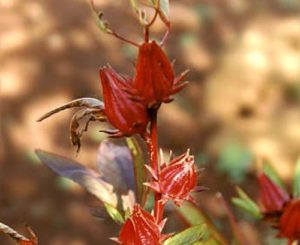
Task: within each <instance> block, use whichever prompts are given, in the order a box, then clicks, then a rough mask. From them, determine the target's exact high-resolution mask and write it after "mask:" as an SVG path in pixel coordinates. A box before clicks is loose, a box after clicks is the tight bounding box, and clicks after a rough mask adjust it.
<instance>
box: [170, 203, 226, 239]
mask: <svg viewBox="0 0 300 245" xmlns="http://www.w3.org/2000/svg"><path fill="white" fill-rule="evenodd" d="M175 210H176V212H177V213H178V214H179V215H180V217H182V218H183V219H184V220H185V221H186V222H187V223H188V224H189V225H190V226H195V225H200V224H206V225H207V229H208V230H209V231H210V234H211V237H212V240H214V241H215V242H216V243H217V244H227V242H226V240H225V238H224V237H223V235H222V234H221V233H220V232H219V231H218V229H217V228H216V226H215V225H214V224H213V222H212V221H211V219H210V218H209V217H208V216H207V215H206V214H205V212H204V211H202V210H201V208H200V207H198V206H196V205H194V204H192V203H189V202H185V203H184V204H183V205H182V206H181V207H180V208H179V207H175Z"/></svg>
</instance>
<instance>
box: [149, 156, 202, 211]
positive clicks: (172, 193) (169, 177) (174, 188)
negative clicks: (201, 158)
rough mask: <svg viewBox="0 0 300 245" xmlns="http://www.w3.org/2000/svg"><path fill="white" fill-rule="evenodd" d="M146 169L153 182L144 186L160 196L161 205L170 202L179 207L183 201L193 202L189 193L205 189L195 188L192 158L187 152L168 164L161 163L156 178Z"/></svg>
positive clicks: (195, 172)
mask: <svg viewBox="0 0 300 245" xmlns="http://www.w3.org/2000/svg"><path fill="white" fill-rule="evenodd" d="M147 168H148V170H149V172H150V173H151V175H152V176H153V179H154V181H152V182H150V183H145V184H146V185H147V186H149V187H150V188H151V189H153V190H154V191H155V192H157V193H160V194H162V199H161V202H162V203H163V204H164V203H166V202H167V201H168V200H172V201H173V202H174V203H175V204H176V205H177V206H180V205H181V204H182V202H183V201H184V200H187V201H191V202H194V199H193V197H192V196H191V195H190V193H191V192H193V191H201V190H205V189H206V188H204V187H201V186H197V171H196V170H195V163H194V156H191V155H190V154H189V150H188V151H187V152H186V153H184V154H182V155H180V156H178V157H176V158H174V159H173V160H172V161H170V162H169V163H168V164H167V163H163V164H162V166H161V170H160V172H159V174H158V176H157V175H156V173H155V172H154V170H153V169H151V168H150V167H149V166H147Z"/></svg>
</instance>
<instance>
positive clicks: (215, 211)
mask: <svg viewBox="0 0 300 245" xmlns="http://www.w3.org/2000/svg"><path fill="white" fill-rule="evenodd" d="M95 5H96V7H97V8H98V9H99V10H102V11H103V12H104V13H105V16H106V18H107V19H108V20H109V21H110V23H111V26H112V27H113V28H114V29H115V30H117V31H118V32H120V33H122V34H123V35H125V36H128V37H129V38H130V39H133V40H142V29H141V27H140V26H139V25H138V22H137V20H136V19H135V16H134V14H133V12H132V9H131V8H130V7H129V3H128V1H126V0H122V1H121V0H119V1H108V0H95ZM171 20H172V33H171V35H170V38H169V40H168V42H167V44H166V47H165V50H166V52H167V54H168V56H169V57H170V60H172V59H176V64H175V70H176V72H177V73H180V72H181V71H183V70H184V69H186V68H189V69H190V70H191V72H190V73H189V74H188V76H187V78H188V80H189V81H190V84H189V86H188V87H186V88H185V89H184V91H182V92H181V93H180V94H178V95H176V99H175V101H174V102H172V103H171V104H166V105H163V106H162V108H161V110H160V112H159V133H160V135H159V143H160V146H161V147H162V148H163V149H164V150H166V151H167V150H169V149H172V150H173V151H174V152H175V153H177V154H180V153H182V152H184V151H185V149H186V148H187V147H189V148H191V150H192V152H193V154H195V156H196V159H197V161H198V162H199V164H200V165H201V166H204V167H205V168H206V171H205V172H204V173H202V174H201V177H200V183H201V184H203V185H205V186H207V187H209V188H210V191H208V192H206V193H201V194H199V195H197V200H198V202H199V205H200V206H201V207H202V208H203V209H204V210H205V211H207V212H208V213H209V215H210V216H211V217H214V218H216V219H217V220H218V221H217V224H218V226H219V227H220V229H221V230H222V231H223V232H224V234H225V235H226V236H227V237H228V238H229V239H230V237H231V232H230V229H229V228H228V225H226V222H228V220H227V217H226V214H225V213H224V211H222V208H221V207H220V204H219V202H216V199H215V193H216V192H217V191H221V192H222V193H223V194H224V195H225V197H226V198H227V200H228V201H229V200H230V197H232V196H234V195H235V190H234V186H235V185H236V184H239V185H241V186H242V187H243V188H244V189H245V190H246V191H247V192H248V193H249V195H250V196H252V197H253V198H255V199H257V198H258V193H257V184H256V173H257V170H258V169H259V168H260V161H259V160H257V159H261V158H266V159H269V160H270V162H271V164H272V165H273V166H274V168H275V169H276V170H277V171H278V172H279V174H280V176H281V177H282V178H283V180H284V181H285V183H286V184H287V185H288V186H290V184H291V178H292V175H293V171H294V166H295V163H296V161H297V158H298V157H299V153H300V2H299V0H252V1H248V0H213V1H208V0H176V1H171ZM163 33H164V26H163V24H162V23H160V22H157V23H156V24H155V26H154V28H153V32H152V34H153V37H154V38H159V37H161V36H162V35H163ZM135 56H136V49H135V48H133V47H130V46H129V45H127V44H125V43H122V42H120V41H119V40H116V39H115V38H113V37H111V36H108V35H105V34H103V33H101V32H100V31H99V30H98V29H97V26H96V25H95V23H94V20H93V18H92V14H91V11H90V8H89V5H88V2H87V1H84V0H63V1H62V0H42V1H34V0H2V1H1V2H0V64H1V65H0V79H1V83H0V89H1V90H0V93H1V94H0V96H1V101H0V105H1V140H0V146H1V148H0V159H1V162H0V221H1V222H4V223H6V224H8V225H10V226H12V227H14V228H17V229H18V230H19V231H21V232H22V231H24V229H23V225H24V223H28V224H30V226H31V227H32V228H33V230H34V231H35V232H36V233H37V235H38V237H39V239H40V244H50V245H60V244H64V245H65V244H68V245H85V244H111V242H110V241H108V237H111V236H114V235H116V234H117V233H118V229H119V227H118V226H117V225H115V224H113V223H112V222H111V221H110V220H109V219H107V218H105V217H104V218H103V217H102V218H95V217H93V216H91V214H90V211H89V208H90V207H91V206H97V205H99V203H97V202H96V200H95V199H94V198H93V197H91V196H90V195H88V194H87V193H86V192H85V191H84V190H83V189H81V188H80V187H78V186H77V185H75V184H71V183H70V182H69V181H66V180H65V179H63V178H60V177H59V176H57V175H56V174H54V173H53V172H51V171H50V170H49V169H48V168H47V167H46V166H44V165H42V164H41V163H39V161H38V160H37V158H36V157H35V155H34V149H36V148H41V149H44V150H47V151H51V152H55V153H59V154H61V155H65V156H69V157H72V158H76V160H78V161H80V162H83V163H85V164H86V165H88V166H91V167H93V166H95V161H96V155H97V148H98V145H99V142H100V141H101V140H102V139H103V138H104V136H103V135H102V134H101V133H99V132H98V130H99V128H101V127H103V125H101V126H99V125H95V124H93V126H92V127H91V128H90V130H89V132H88V133H87V134H86V136H85V137H84V140H83V147H82V150H81V152H80V154H79V155H78V156H77V157H76V155H75V149H74V148H73V147H72V146H71V144H70V142H69V135H68V124H69V119H70V117H71V114H72V112H71V111H65V112H63V113H60V114H58V115H56V116H54V117H52V118H51V119H50V120H46V121H45V122H43V123H37V122H36V119H37V118H38V117H39V116H40V115H42V114H43V113H45V112H47V111H48V110H49V109H51V108H54V107H56V106H58V105H60V104H63V103H65V102H67V101H69V100H72V99H75V98H78V97H95V98H101V88H100V85H99V79H98V69H99V67H100V66H103V65H105V64H107V63H110V64H111V65H112V66H113V67H114V68H115V69H116V70H118V71H120V72H123V73H126V74H133V68H134V66H133V65H132V63H133V62H134V57H135ZM234 210H235V212H236V215H237V217H238V220H239V224H240V227H241V229H242V231H243V232H244V233H245V234H246V235H247V237H248V238H247V239H248V243H249V244H251V245H256V244H275V242H274V241H272V242H271V240H270V239H271V238H270V237H271V236H270V233H272V231H271V230H270V229H267V227H265V226H260V225H258V224H257V223H256V221H255V220H251V219H249V217H245V216H244V215H243V214H242V213H241V212H239V211H238V210H236V209H234ZM175 218H176V217H175ZM171 223H172V221H171ZM227 224H228V223H227ZM262 227H263V229H261V228H262ZM172 228H174V230H176V229H177V230H178V229H182V228H183V227H181V226H180V227H179V226H178V227H176V226H175V225H173V227H172ZM273 234H274V232H273ZM0 244H3V245H6V244H7V245H9V244H13V243H11V241H10V240H9V239H8V238H7V237H5V236H4V235H1V236H0ZM278 244H280V242H279V243H278Z"/></svg>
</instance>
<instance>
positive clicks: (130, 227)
mask: <svg viewBox="0 0 300 245" xmlns="http://www.w3.org/2000/svg"><path fill="white" fill-rule="evenodd" d="M161 229H162V227H161V226H160V225H158V224H156V222H155V218H154V217H153V216H152V215H151V214H149V213H148V212H146V211H145V210H143V209H142V208H141V206H140V205H139V204H135V205H134V208H133V213H132V215H131V217H130V218H129V219H127V220H126V222H125V223H124V225H123V227H122V229H121V231H120V234H119V237H118V238H116V239H115V238H113V240H114V241H116V242H118V243H120V244H123V245H159V244H161V240H162V236H161Z"/></svg>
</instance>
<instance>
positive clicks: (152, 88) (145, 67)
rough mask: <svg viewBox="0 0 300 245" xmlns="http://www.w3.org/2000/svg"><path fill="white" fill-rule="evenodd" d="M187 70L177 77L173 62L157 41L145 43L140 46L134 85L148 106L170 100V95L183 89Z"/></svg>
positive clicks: (154, 105)
mask: <svg viewBox="0 0 300 245" xmlns="http://www.w3.org/2000/svg"><path fill="white" fill-rule="evenodd" d="M185 74H186V72H183V73H182V74H181V75H179V77H177V78H175V75H174V71H173V68H172V65H171V63H170V62H169V60H168V58H167V57H166V55H165V53H164V52H163V51H162V49H161V47H160V46H159V45H158V44H157V43H156V42H155V41H152V42H151V43H148V42H146V43H143V44H142V45H141V46H140V47H139V53H138V59H137V64H136V75H135V78H134V83H133V84H134V87H135V88H136V89H137V90H138V93H139V95H140V96H141V98H142V100H143V102H144V103H145V104H146V105H147V106H148V107H156V106H159V105H160V103H162V102H170V101H171V99H170V95H172V94H175V93H177V92H178V91H179V90H181V89H182V88H183V87H184V86H185V85H186V83H181V81H182V79H183V78H184V76H185Z"/></svg>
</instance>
